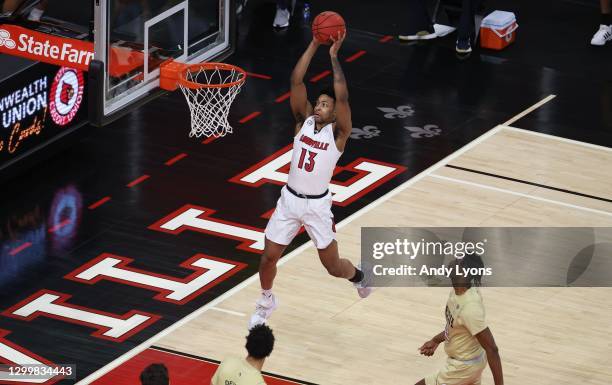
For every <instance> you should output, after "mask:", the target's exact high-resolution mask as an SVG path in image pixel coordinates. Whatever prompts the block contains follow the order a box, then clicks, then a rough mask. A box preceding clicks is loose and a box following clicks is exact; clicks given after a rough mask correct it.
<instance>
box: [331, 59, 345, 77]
mask: <svg viewBox="0 0 612 385" xmlns="http://www.w3.org/2000/svg"><path fill="white" fill-rule="evenodd" d="M331 62H332V68H333V70H334V83H336V82H337V83H345V82H346V79H345V78H344V72H343V71H342V67H341V66H340V62H339V61H338V58H337V57H334V58H332V61H331Z"/></svg>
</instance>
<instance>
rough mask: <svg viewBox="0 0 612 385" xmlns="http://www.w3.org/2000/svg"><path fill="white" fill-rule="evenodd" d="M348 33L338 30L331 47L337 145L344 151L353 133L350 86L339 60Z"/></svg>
mask: <svg viewBox="0 0 612 385" xmlns="http://www.w3.org/2000/svg"><path fill="white" fill-rule="evenodd" d="M345 37H346V33H340V32H338V36H337V37H333V36H332V37H331V39H332V41H333V44H332V45H331V47H330V48H329V56H330V57H331V63H332V69H333V71H334V93H335V94H336V131H337V134H336V147H338V150H340V151H344V145H345V144H346V141H347V139H348V138H349V136H350V135H351V131H352V129H353V122H352V120H351V106H350V105H349V101H348V86H347V84H346V78H345V77H344V72H343V71H342V66H340V61H339V60H338V51H339V50H340V47H341V46H342V43H343V42H344V38H345Z"/></svg>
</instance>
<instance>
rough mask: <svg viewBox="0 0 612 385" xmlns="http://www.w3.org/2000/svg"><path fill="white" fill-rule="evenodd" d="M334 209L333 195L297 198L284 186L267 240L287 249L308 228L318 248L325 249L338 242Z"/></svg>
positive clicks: (267, 232) (270, 224)
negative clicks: (335, 240) (303, 229)
mask: <svg viewBox="0 0 612 385" xmlns="http://www.w3.org/2000/svg"><path fill="white" fill-rule="evenodd" d="M331 206H332V197H331V193H330V192H328V193H327V195H326V196H324V197H323V198H318V199H305V198H300V197H297V196H295V195H293V194H292V193H290V192H289V190H287V187H286V186H283V188H282V189H281V196H280V198H279V199H278V202H277V203H276V209H275V210H274V214H272V217H271V218H270V221H268V225H267V226H266V238H268V239H269V240H271V241H272V242H274V243H278V244H280V245H285V246H286V245H288V244H290V243H291V241H292V240H293V238H295V236H296V235H297V233H298V231H300V227H301V226H302V225H304V228H305V229H306V232H307V233H308V235H309V236H310V239H312V241H313V242H314V244H315V247H316V248H317V249H325V248H326V247H327V246H329V245H330V244H331V243H332V241H333V240H334V239H336V227H335V225H334V215H333V214H332V212H331Z"/></svg>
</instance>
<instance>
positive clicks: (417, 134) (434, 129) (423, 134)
mask: <svg viewBox="0 0 612 385" xmlns="http://www.w3.org/2000/svg"><path fill="white" fill-rule="evenodd" d="M404 128H405V129H407V130H408V131H410V132H412V133H411V134H410V136H412V137H413V138H417V139H422V138H432V137H434V136H436V135H440V133H441V132H442V129H440V128H438V126H436V125H435V124H427V125H425V127H423V128H421V127H404Z"/></svg>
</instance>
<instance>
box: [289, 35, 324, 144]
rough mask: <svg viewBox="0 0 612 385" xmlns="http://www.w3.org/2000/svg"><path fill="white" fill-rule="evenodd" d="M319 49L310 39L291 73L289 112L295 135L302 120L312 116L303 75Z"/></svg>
mask: <svg viewBox="0 0 612 385" xmlns="http://www.w3.org/2000/svg"><path fill="white" fill-rule="evenodd" d="M317 48H319V42H317V41H316V39H312V41H311V42H310V44H309V45H308V48H306V51H304V53H303V54H302V57H300V60H298V62H297V64H296V65H295V68H293V72H291V94H290V95H291V96H290V98H289V101H290V102H291V112H293V116H294V117H295V122H296V130H295V131H296V133H297V132H298V131H299V129H300V127H301V126H302V123H304V120H305V119H306V118H307V117H308V116H309V115H311V114H312V105H311V104H310V102H309V101H308V95H307V93H306V86H305V85H304V75H306V71H307V70H308V66H309V65H310V61H311V60H312V57H313V56H314V54H315V52H317Z"/></svg>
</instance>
